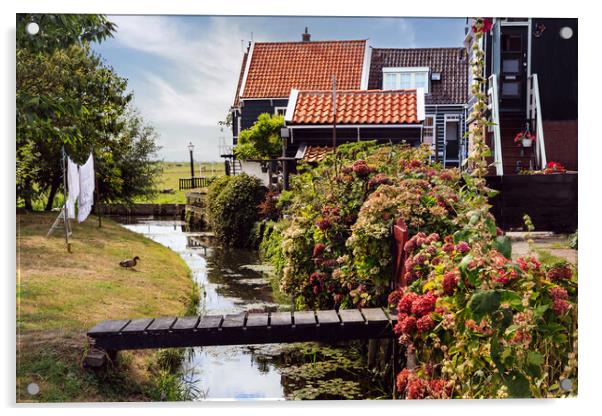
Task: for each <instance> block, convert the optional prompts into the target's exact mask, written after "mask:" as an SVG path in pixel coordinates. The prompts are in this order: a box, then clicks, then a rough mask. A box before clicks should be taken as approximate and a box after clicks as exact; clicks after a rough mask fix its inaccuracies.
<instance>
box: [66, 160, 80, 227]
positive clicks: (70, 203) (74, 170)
mask: <svg viewBox="0 0 602 416" xmlns="http://www.w3.org/2000/svg"><path fill="white" fill-rule="evenodd" d="M67 185H68V186H69V191H68V193H67V201H66V202H65V204H66V207H67V213H68V217H69V218H75V201H77V198H78V196H79V167H78V166H77V164H75V162H73V161H72V160H71V158H70V157H68V158H67Z"/></svg>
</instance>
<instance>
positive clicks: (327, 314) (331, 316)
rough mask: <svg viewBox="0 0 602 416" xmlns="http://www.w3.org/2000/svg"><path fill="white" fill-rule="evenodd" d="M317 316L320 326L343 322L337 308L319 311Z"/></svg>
mask: <svg viewBox="0 0 602 416" xmlns="http://www.w3.org/2000/svg"><path fill="white" fill-rule="evenodd" d="M316 318H317V320H318V325H320V326H330V325H339V324H340V323H341V320H340V319H339V315H338V314H337V311H335V310H326V311H317V312H316Z"/></svg>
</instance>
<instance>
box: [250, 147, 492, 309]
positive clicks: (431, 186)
mask: <svg viewBox="0 0 602 416" xmlns="http://www.w3.org/2000/svg"><path fill="white" fill-rule="evenodd" d="M291 183H292V191H291V192H283V193H282V194H281V196H280V202H279V204H280V208H281V209H282V212H283V219H281V220H280V221H279V223H280V224H283V225H282V226H281V229H282V230H283V233H282V236H281V238H282V241H281V243H280V247H281V251H280V253H278V255H276V253H275V252H274V250H273V248H274V245H272V244H268V243H265V244H262V246H264V247H270V248H271V254H270V255H269V256H264V257H267V259H268V260H270V258H272V262H273V263H277V262H278V263H279V264H282V263H281V261H282V259H284V266H283V267H282V277H281V281H280V282H281V289H282V290H283V291H284V292H285V293H288V294H289V295H292V296H293V297H294V298H295V300H296V304H297V307H299V308H303V307H320V308H330V307H336V306H340V307H355V306H368V305H382V304H385V303H386V301H387V295H388V292H389V285H390V279H391V278H392V275H393V261H392V260H393V259H392V250H391V241H392V236H391V226H392V224H393V223H394V221H395V220H397V219H398V218H403V219H404V220H405V221H406V222H407V224H408V226H409V229H410V231H411V232H418V231H423V232H427V233H429V234H430V233H440V234H446V233H452V232H455V231H457V230H460V229H461V228H462V227H463V225H462V224H464V223H467V222H469V221H470V219H471V216H472V215H474V213H475V211H474V210H475V207H474V204H473V195H472V194H471V193H470V192H469V191H467V190H466V189H465V187H464V186H463V182H462V178H461V176H460V173H459V171H458V170H457V169H442V168H441V167H440V166H439V165H437V164H432V163H430V162H429V149H428V147H421V148H411V147H409V146H406V145H395V146H382V145H381V146H379V145H377V144H376V143H375V142H359V143H352V144H346V145H342V146H340V147H339V148H338V149H337V155H336V166H335V159H334V157H333V156H331V157H330V158H328V159H327V160H326V161H324V162H322V163H320V164H319V165H318V166H316V167H314V168H312V169H308V170H305V171H304V170H303V169H300V173H299V174H297V175H294V176H293V177H292V178H291ZM486 215H489V214H488V213H487V214H486ZM491 221H492V219H491ZM494 231H495V227H494ZM274 238H276V236H274Z"/></svg>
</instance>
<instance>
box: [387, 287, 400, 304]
mask: <svg viewBox="0 0 602 416" xmlns="http://www.w3.org/2000/svg"><path fill="white" fill-rule="evenodd" d="M401 295H402V293H401V291H400V290H395V291H393V292H391V293H390V294H389V297H388V298H387V303H388V304H389V305H391V306H395V305H398V304H399V301H400V300H401Z"/></svg>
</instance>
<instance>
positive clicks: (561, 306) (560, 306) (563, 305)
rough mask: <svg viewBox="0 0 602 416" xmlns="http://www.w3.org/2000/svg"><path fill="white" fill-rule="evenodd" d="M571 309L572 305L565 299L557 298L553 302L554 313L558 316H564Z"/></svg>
mask: <svg viewBox="0 0 602 416" xmlns="http://www.w3.org/2000/svg"><path fill="white" fill-rule="evenodd" d="M569 309H571V304H570V303H568V302H567V301H566V300H564V299H560V298H556V299H554V301H553V302H552V311H553V312H554V313H555V314H556V315H558V316H561V315H564V314H565V313H567V312H568V311H569Z"/></svg>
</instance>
